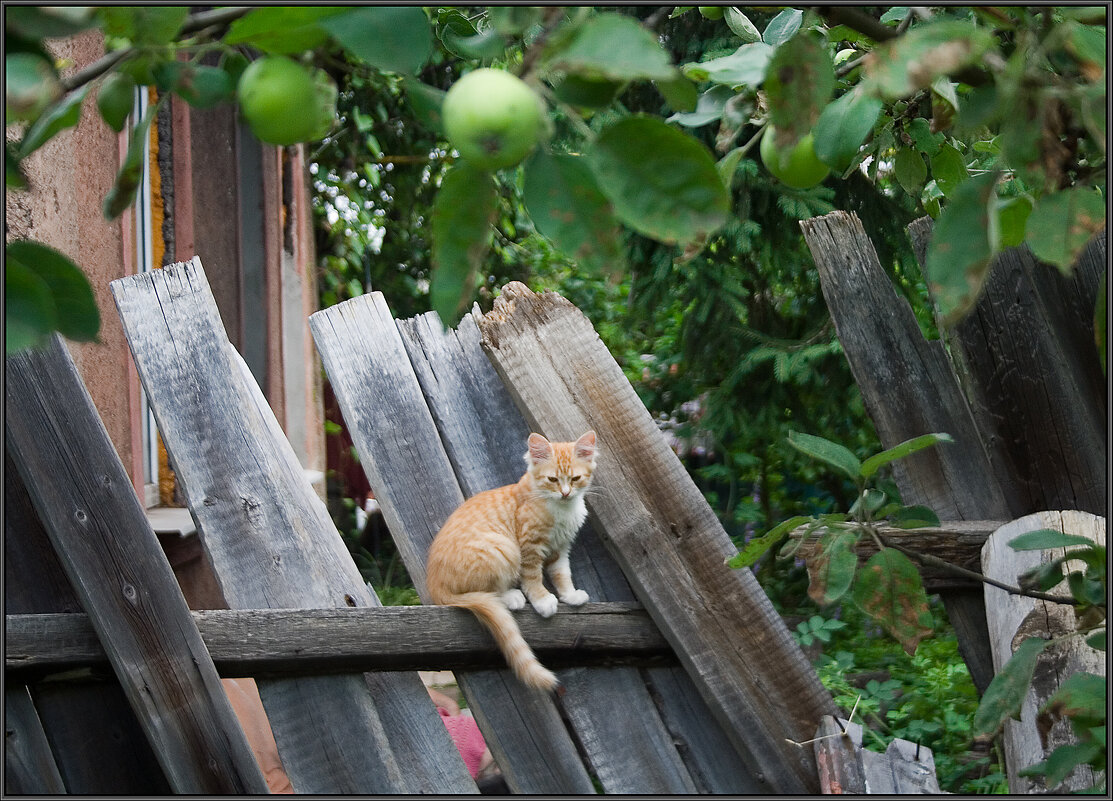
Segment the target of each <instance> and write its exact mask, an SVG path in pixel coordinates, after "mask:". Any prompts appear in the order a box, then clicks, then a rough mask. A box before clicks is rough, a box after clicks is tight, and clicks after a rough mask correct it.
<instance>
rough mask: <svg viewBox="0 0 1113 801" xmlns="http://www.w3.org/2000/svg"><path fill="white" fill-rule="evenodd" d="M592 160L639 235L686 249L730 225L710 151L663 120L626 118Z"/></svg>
mask: <svg viewBox="0 0 1113 801" xmlns="http://www.w3.org/2000/svg"><path fill="white" fill-rule="evenodd" d="M587 157H588V164H589V165H590V166H591V169H592V172H593V173H594V174H595V180H596V183H597V184H598V186H599V188H600V189H601V190H602V192H603V194H604V195H606V196H607V198H608V199H609V200H610V201H611V203H613V204H614V209H615V214H616V215H617V216H618V218H619V219H620V220H622V222H623V223H625V224H626V225H628V226H630V227H631V228H633V229H634V230H636V231H638V232H639V233H642V234H645V235H646V236H649V237H652V238H654V239H657V240H658V241H661V242H665V243H666V244H673V243H679V244H682V245H683V244H687V243H689V242H693V241H696V240H698V239H700V238H701V237H704V236H707V235H709V234H711V233H713V232H714V231H716V230H718V229H719V228H720V227H721V226H722V225H723V224H725V223H726V221H727V214H728V212H729V210H730V195H729V193H728V192H727V189H726V187H725V186H724V185H723V181H722V178H720V177H719V173H718V170H716V169H715V160H714V158H713V157H712V156H711V153H710V151H708V149H707V148H706V147H705V146H704V145H702V144H700V143H699V142H698V141H696V140H695V139H693V138H692V137H690V136H687V135H686V134H683V133H681V132H680V131H677V130H676V129H674V128H671V127H669V126H668V125H666V124H665V123H664V122H663V121H662V120H659V119H656V118H653V117H649V116H643V115H634V116H630V117H624V118H622V119H620V120H619V121H617V122H615V123H612V124H611V125H609V126H607V127H606V128H604V129H603V131H602V132H601V133H600V134H599V136H598V138H597V139H596V140H595V142H594V143H593V144H592V146H591V148H590V150H589V151H588V156H587Z"/></svg>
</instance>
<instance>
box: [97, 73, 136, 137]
mask: <svg viewBox="0 0 1113 801" xmlns="http://www.w3.org/2000/svg"><path fill="white" fill-rule="evenodd" d="M134 105H135V79H134V78H132V77H131V76H130V75H128V74H126V73H123V72H114V73H112V74H111V75H109V76H108V77H107V78H106V79H105V81H104V83H102V84H101V87H100V91H98V92H97V109H98V110H99V111H100V115H101V118H102V119H103V120H104V121H105V122H106V123H108V127H109V128H111V129H112V130H113V131H115V132H116V133H119V132H120V131H122V130H124V125H125V124H126V123H127V121H128V115H129V114H131V109H132V106H134Z"/></svg>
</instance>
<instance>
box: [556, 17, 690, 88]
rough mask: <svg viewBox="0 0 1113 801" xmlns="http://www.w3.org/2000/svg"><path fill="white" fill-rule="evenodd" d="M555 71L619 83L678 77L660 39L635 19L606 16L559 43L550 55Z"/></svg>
mask: <svg viewBox="0 0 1113 801" xmlns="http://www.w3.org/2000/svg"><path fill="white" fill-rule="evenodd" d="M546 66H547V67H548V68H549V69H553V70H562V71H564V72H569V73H574V74H577V75H582V76H584V77H586V78H608V79H611V80H618V81H623V80H625V81H634V80H639V79H649V80H656V81H665V80H669V79H671V78H674V77H676V69H675V68H674V67H673V66H672V62H671V60H670V58H669V54H668V52H667V51H666V50H665V49H664V48H663V47H661V43H660V42H659V41H657V37H656V36H655V35H654V34H653V33H652V32H651V31H650V30H649V29H647V28H646V27H645V26H643V25H642V24H641V23H639V22H638V21H637V20H635V19H634V18H632V17H628V16H625V15H623V14H613V13H603V14H596V15H595V16H593V17H589V18H588V19H587V20H585V21H584V22H583V23H581V24H579V25H577V26H576V27H575V28H574V29H572V30H571V31H570V32H568V34H567V36H566V37H565V38H561V39H560V40H559V45H554V46H553V48H552V52H551V53H549V54H548V59H547V62H546Z"/></svg>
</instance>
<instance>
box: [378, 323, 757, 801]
mask: <svg viewBox="0 0 1113 801" xmlns="http://www.w3.org/2000/svg"><path fill="white" fill-rule="evenodd" d="M398 328H399V331H400V332H401V334H402V340H403V342H404V344H405V346H406V350H407V353H408V354H409V356H410V361H411V363H412V364H413V366H414V371H415V373H416V375H417V378H418V382H419V383H420V384H421V388H422V391H423V393H424V394H425V398H426V401H427V402H428V404H429V409H430V411H431V412H432V415H433V418H434V420H435V421H436V423H437V427H438V430H439V431H440V434H441V439H442V441H443V442H444V445H445V450H446V451H447V453H448V455H449V458H450V460H451V461H452V463H453V468H454V470H455V472H456V476H457V479H458V480H459V482H460V486H461V488H462V489H463V490H464V493H465V494H466V495H468V496H471V495H474V494H475V493H477V492H481V491H483V490H485V489H490V488H492V487H496V486H502V485H505V484H510V483H513V482H515V481H517V480H518V478H519V477H520V476H521V474H522V472H523V471H524V468H525V463H524V459H523V455H524V453H525V442H526V438H527V437H528V435H529V427H528V426H527V425H526V422H525V420H524V419H523V418H522V415H521V413H520V412H519V411H518V409H517V408H516V407H515V406H514V403H513V400H512V399H511V397H510V394H509V393H508V392H507V390H506V388H505V387H504V386H503V385H502V382H501V381H500V380H499V377H498V373H497V372H496V371H495V369H494V367H492V366H491V363H490V361H489V360H488V359H487V356H486V354H485V353H484V352H483V350H482V347H481V346H480V341H479V340H480V336H479V329H478V327H477V326H476V323H475V320H474V319H473V318H472V317H470V316H467V317H464V319H463V320H461V322H460V325H459V326H458V327H457V328H456V329H455V330H447V331H446V330H445V329H444V327H443V326H442V325H441V321H440V318H439V317H438V316H437V315H436V314H435V313H433V312H430V313H428V314H425V315H421V316H419V317H415V318H411V319H408V320H399V321H398ZM603 447H605V444H604V445H603ZM570 558H571V562H572V575H573V577H574V580H575V582H576V586H577V587H579V588H581V589H583V590H585V591H586V592H587V593H588V594H589V596H590V597H591V598H592V599H593V600H604V601H608V600H610V601H614V600H626V599H632V598H633V597H634V596H633V591H632V590H631V589H630V586H629V583H628V582H627V581H626V578H625V576H623V575H622V570H621V568H620V567H619V566H618V564H617V563H616V562H615V560H614V558H613V557H612V556H611V555H610V553H609V552H608V551H607V550H606V548H605V547H604V546H603V544H602V542H601V540H600V539H599V536H598V534H596V533H595V531H594V530H593V529H592V527H591V525H590V524H588V525H585V526H584V528H583V529H582V530H581V532H580V534H579V536H578V537H577V539H576V543H575V545H574V546H573V548H572V552H571V557H570ZM564 608H565V607H562V609H564ZM546 656H547V654H546ZM645 673H646V674H647V675H648V677H649V678H650V681H651V682H652V681H657V682H658V683H659V684H661V685H663V686H665V687H667V690H664V691H663V690H661V689H660V688H657V690H656V691H654V688H651V687H647V686H646V683H645V679H644V678H643V676H641V675H639V673H638V672H637V671H635V670H633V669H628V670H609V671H606V672H601V671H596V670H573V671H563V672H561V671H558V675H559V676H560V678H561V682H562V683H563V684H564V686H565V687H566V688H567V693H566V694H565V695H563V696H561V698H560V699H559V701H558V703H560V705H561V707H562V709H563V711H564V714H565V716H566V717H567V719H568V720H569V721H570V723H571V724H572V726H573V728H574V730H575V731H576V732H577V737H578V740H579V742H580V745H581V747H582V748H583V750H584V752H585V753H586V755H587V757H588V759H589V760H590V761H591V764H592V768H593V770H594V772H595V774H596V776H598V777H599V780H600V783H601V784H602V785H603V788H604V790H605V791H606V792H608V793H630V792H635V793H673V792H692V791H693V790H694V789H696V788H698V789H699V790H701V791H704V792H707V791H718V792H746V791H748V790H750V789H753V788H755V787H756V785H755V784H754V783H753V781H752V780H751V779H750V778H749V776H748V775H747V774H746V773H745V771H744V769H743V767H742V762H741V760H740V759H739V758H738V755H737V754H736V753H735V752H734V751H733V749H731V748H730V746H729V741H728V740H727V738H726V736H725V735H724V734H723V732H722V729H721V727H719V725H718V723H717V721H716V720H715V718H714V717H713V716H712V715H711V714H710V713H709V712H708V710H707V708H706V705H705V704H704V703H703V701H702V699H701V698H700V697H699V694H698V692H697V691H696V689H695V687H694V686H693V685H692V683H691V681H690V680H689V679H688V678H687V674H686V673H684V671H683V670H682V669H680V668H679V667H678V666H677V667H660V668H651V669H648V670H646V671H645ZM661 699H664V703H665V705H666V706H671V705H674V704H675V705H677V706H679V707H683V708H684V711H685V713H687V714H684V715H671V716H668V715H666V716H665V719H666V720H668V725H666V723H665V720H662V719H661V718H660V717H659V716H658V712H659V710H658V707H659V706H661ZM655 700H656V703H655ZM631 710H637V712H636V716H637V717H638V718H639V719H638V720H637V721H636V723H637V725H631ZM678 757H679V759H678Z"/></svg>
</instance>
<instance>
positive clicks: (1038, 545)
mask: <svg viewBox="0 0 1113 801" xmlns="http://www.w3.org/2000/svg"><path fill="white" fill-rule="evenodd" d="M1071 545H1086V546H1093V545H1094V541H1093V540H1092V539H1089V538H1088V537H1080V536H1078V535H1077V534H1064V533H1063V532H1062V531H1056V530H1055V529H1053V528H1041V529H1037V530H1036V531H1028V532H1025V533H1024V534H1021V535H1019V536H1016V537H1013V538H1012V539H1011V540H1009V547H1010V548H1012V549H1013V550H1014V551H1042V550H1044V549H1046V548H1067V547H1069V546H1071Z"/></svg>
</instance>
